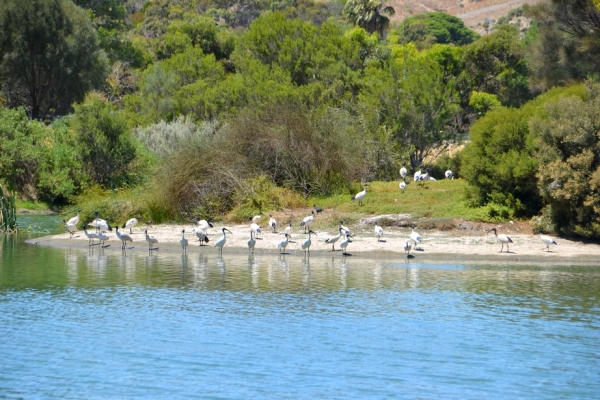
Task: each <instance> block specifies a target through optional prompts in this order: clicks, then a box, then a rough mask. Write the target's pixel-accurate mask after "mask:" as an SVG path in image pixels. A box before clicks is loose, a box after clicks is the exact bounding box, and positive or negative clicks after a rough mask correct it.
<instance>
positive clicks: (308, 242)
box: [302, 230, 316, 253]
mask: <svg viewBox="0 0 600 400" xmlns="http://www.w3.org/2000/svg"><path fill="white" fill-rule="evenodd" d="M313 233H314V232H313V231H312V230H310V231H308V239H306V240H305V241H304V242H302V249H303V250H306V251H308V252H309V253H310V246H311V244H312V240H311V238H310V235H312V234H313ZM314 234H315V235H316V233H314Z"/></svg>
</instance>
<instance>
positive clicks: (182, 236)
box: [117, 229, 188, 253]
mask: <svg viewBox="0 0 600 400" xmlns="http://www.w3.org/2000/svg"><path fill="white" fill-rule="evenodd" d="M117 232H118V231H117ZM179 243H181V248H182V249H183V252H184V253H185V252H187V247H188V240H187V239H186V238H185V229H182V230H181V239H179Z"/></svg>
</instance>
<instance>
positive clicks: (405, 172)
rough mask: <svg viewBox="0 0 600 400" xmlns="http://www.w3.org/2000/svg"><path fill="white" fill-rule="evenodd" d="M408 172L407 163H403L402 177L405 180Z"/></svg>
mask: <svg viewBox="0 0 600 400" xmlns="http://www.w3.org/2000/svg"><path fill="white" fill-rule="evenodd" d="M407 174H408V170H407V169H406V165H404V164H402V168H400V176H401V177H402V180H403V181H404V178H406V175H407Z"/></svg>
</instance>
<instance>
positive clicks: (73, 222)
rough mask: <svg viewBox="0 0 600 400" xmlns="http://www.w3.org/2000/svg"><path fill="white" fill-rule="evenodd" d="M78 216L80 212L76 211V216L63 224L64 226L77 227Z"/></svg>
mask: <svg viewBox="0 0 600 400" xmlns="http://www.w3.org/2000/svg"><path fill="white" fill-rule="evenodd" d="M80 214H81V210H77V215H76V216H74V217H72V218H69V220H68V221H67V222H65V224H66V225H77V224H78V223H79V219H80Z"/></svg>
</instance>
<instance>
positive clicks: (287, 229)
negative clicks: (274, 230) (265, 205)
mask: <svg viewBox="0 0 600 400" xmlns="http://www.w3.org/2000/svg"><path fill="white" fill-rule="evenodd" d="M293 230H294V228H293V227H292V223H291V222H290V225H289V226H286V227H285V233H287V234H288V235H290V237H292V231H293Z"/></svg>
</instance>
